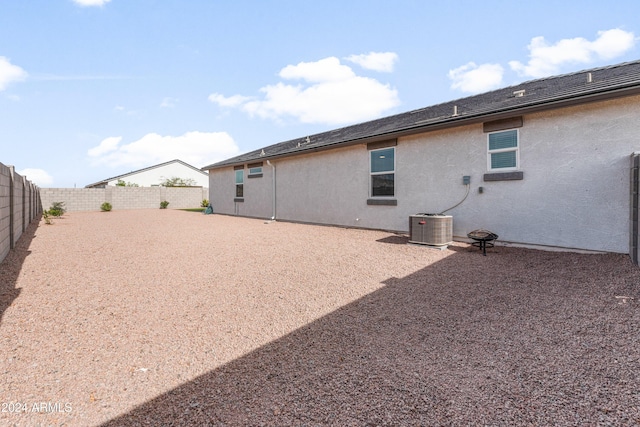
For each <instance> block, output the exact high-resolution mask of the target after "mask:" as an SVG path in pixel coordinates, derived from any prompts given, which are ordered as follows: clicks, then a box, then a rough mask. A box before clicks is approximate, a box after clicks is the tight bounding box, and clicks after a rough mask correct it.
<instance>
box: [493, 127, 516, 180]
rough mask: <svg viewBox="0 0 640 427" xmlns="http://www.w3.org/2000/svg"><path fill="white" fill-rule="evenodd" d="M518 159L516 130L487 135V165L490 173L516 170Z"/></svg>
mask: <svg viewBox="0 0 640 427" xmlns="http://www.w3.org/2000/svg"><path fill="white" fill-rule="evenodd" d="M519 157H520V155H519V148H518V130H517V129H512V130H507V131H503V132H494V133H490V134H489V140H488V159H487V163H488V169H489V170H490V171H495V170H515V169H518V167H519V166H520V159H519Z"/></svg>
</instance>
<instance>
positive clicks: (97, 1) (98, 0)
mask: <svg viewBox="0 0 640 427" xmlns="http://www.w3.org/2000/svg"><path fill="white" fill-rule="evenodd" d="M110 1H111V0H73V2H74V3H75V4H77V5H78V6H82V7H89V6H99V7H102V6H104V5H105V4H107V3H109V2H110Z"/></svg>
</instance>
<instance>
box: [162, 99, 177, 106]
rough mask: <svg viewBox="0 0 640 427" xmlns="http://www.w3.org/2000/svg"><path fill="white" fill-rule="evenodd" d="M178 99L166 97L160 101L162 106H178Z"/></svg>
mask: <svg viewBox="0 0 640 427" xmlns="http://www.w3.org/2000/svg"><path fill="white" fill-rule="evenodd" d="M176 101H177V99H175V98H169V97H166V98H164V99H163V100H162V102H161V103H160V108H173V107H175V106H176V104H175V103H176Z"/></svg>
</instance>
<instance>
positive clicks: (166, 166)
mask: <svg viewBox="0 0 640 427" xmlns="http://www.w3.org/2000/svg"><path fill="white" fill-rule="evenodd" d="M174 177H176V178H182V179H183V180H190V182H192V183H193V185H194V186H198V187H207V186H208V185H209V175H208V174H207V173H206V172H203V171H202V170H201V169H198V168H196V167H194V166H191V165H190V164H187V163H185V162H183V161H182V160H177V159H176V160H171V161H169V162H165V163H160V164H158V165H154V166H149V167H147V168H144V169H139V170H136V171H132V172H128V173H125V174H122V175H118V176H114V177H111V178H107V179H105V180H102V181H98V182H95V183H93V184H89V185H86V186H85V188H104V187H106V186H108V185H111V186H115V185H117V184H118V181H121V182H124V183H125V184H135V185H137V186H139V187H152V186H156V185H160V183H162V182H163V181H165V180H166V179H171V178H174Z"/></svg>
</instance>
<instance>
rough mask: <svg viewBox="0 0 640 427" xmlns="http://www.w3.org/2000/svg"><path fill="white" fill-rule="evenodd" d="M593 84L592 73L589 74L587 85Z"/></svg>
mask: <svg viewBox="0 0 640 427" xmlns="http://www.w3.org/2000/svg"><path fill="white" fill-rule="evenodd" d="M591 82H593V75H592V74H591V73H587V83H591Z"/></svg>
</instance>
